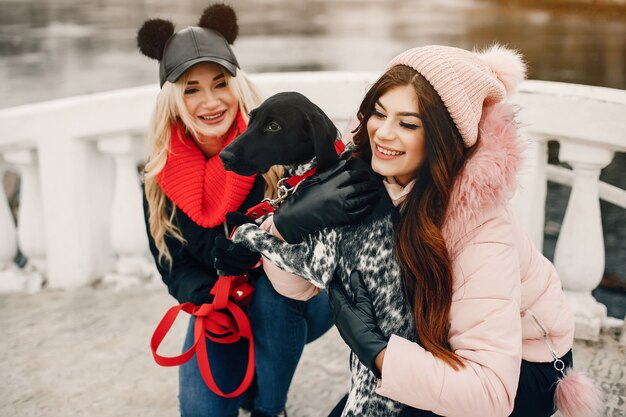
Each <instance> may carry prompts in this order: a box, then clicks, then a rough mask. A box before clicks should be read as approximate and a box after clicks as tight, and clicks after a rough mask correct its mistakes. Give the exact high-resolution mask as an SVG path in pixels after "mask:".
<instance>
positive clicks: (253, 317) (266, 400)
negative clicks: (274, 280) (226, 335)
mask: <svg viewBox="0 0 626 417" xmlns="http://www.w3.org/2000/svg"><path fill="white" fill-rule="evenodd" d="M248 317H249V318H250V324H251V325H252V332H253V334H254V353H255V362H256V383H257V389H258V391H257V394H256V397H255V399H254V400H255V401H254V402H255V410H257V411H261V412H263V413H265V414H269V415H273V414H277V413H279V412H281V411H283V410H284V409H285V403H286V402H287V392H288V391H289V385H290V384H291V379H292V377H293V374H294V372H295V370H296V366H297V365H298V361H299V360H300V356H301V354H302V349H303V348H304V345H305V344H306V343H308V342H311V341H313V340H315V339H317V338H318V337H320V336H321V335H323V334H324V333H326V331H327V330H328V329H330V327H331V326H332V325H333V321H332V316H331V313H330V308H329V305H328V296H327V294H326V293H325V292H322V293H321V294H320V295H319V296H317V297H314V298H313V299H311V300H309V301H306V302H305V301H296V300H291V299H288V298H285V297H283V296H281V295H280V294H278V293H277V292H276V291H275V290H274V288H273V287H272V285H271V283H270V282H269V280H268V279H267V278H266V277H265V276H263V277H261V278H260V279H259V280H258V281H257V282H256V284H255V292H254V295H253V298H252V302H251V303H250V305H249V308H248ZM194 322H195V319H194V318H193V317H192V318H191V319H190V321H189V327H188V328H187V336H186V337H185V343H184V347H183V350H187V349H188V348H189V347H190V346H191V344H192V343H193V324H194ZM207 352H208V355H209V362H210V364H211V371H212V373H213V377H214V378H215V381H216V383H217V385H218V386H219V387H220V389H221V390H222V392H232V391H233V390H234V389H235V388H237V386H239V384H240V383H241V381H242V379H243V375H244V373H245V370H246V366H247V360H248V341H247V340H245V339H242V340H240V341H239V342H237V343H232V344H219V343H214V342H211V341H210V340H208V339H207ZM178 398H179V404H180V414H181V416H182V417H231V416H232V417H236V416H237V415H238V413H239V405H240V404H241V400H242V398H241V397H238V398H223V397H220V396H218V395H216V394H214V393H213V392H212V391H211V390H209V388H208V387H207V386H206V385H205V383H204V380H203V379H202V376H201V375H200V371H199V370H198V364H197V361H196V357H195V355H194V357H193V358H192V359H191V360H190V361H189V362H187V363H185V364H183V365H182V366H181V367H180V369H179V394H178Z"/></svg>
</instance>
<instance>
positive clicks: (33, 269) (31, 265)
mask: <svg viewBox="0 0 626 417" xmlns="http://www.w3.org/2000/svg"><path fill="white" fill-rule="evenodd" d="M4 160H5V161H7V162H8V163H10V164H12V165H13V166H14V167H15V168H17V170H18V171H19V173H20V178H21V183H20V205H19V209H18V213H17V218H18V225H17V243H18V245H19V247H20V250H21V251H22V253H23V254H24V256H26V258H27V260H28V262H27V264H26V268H25V269H24V270H23V271H20V272H21V273H19V274H17V276H15V278H14V280H15V281H17V282H16V286H18V287H20V286H21V287H22V288H23V289H28V290H30V291H35V290H37V289H38V288H41V286H42V285H43V281H44V276H45V273H46V246H45V236H44V220H43V210H42V204H41V185H40V180H39V168H38V161H37V152H36V151H34V150H30V149H24V150H14V151H8V152H5V153H4ZM14 255H15V253H14Z"/></svg>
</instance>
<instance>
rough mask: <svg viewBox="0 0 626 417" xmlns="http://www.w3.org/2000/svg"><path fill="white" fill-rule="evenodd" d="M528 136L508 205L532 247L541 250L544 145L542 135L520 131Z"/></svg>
mask: <svg viewBox="0 0 626 417" xmlns="http://www.w3.org/2000/svg"><path fill="white" fill-rule="evenodd" d="M520 135H521V137H522V138H524V139H528V138H529V137H532V138H533V140H528V141H527V145H526V149H525V150H524V164H523V166H522V168H521V169H520V173H519V175H518V185H517V190H516V193H515V196H514V197H513V199H512V201H511V207H512V210H513V213H514V214H515V218H516V219H517V220H518V221H519V222H520V224H521V225H522V227H524V230H526V232H527V233H528V237H529V238H530V240H531V241H532V242H533V243H534V245H535V247H537V248H538V249H539V250H542V247H543V228H544V223H545V206H546V194H547V172H546V167H547V165H548V146H547V142H546V140H545V139H541V138H537V135H531V133H530V132H524V131H521V132H520Z"/></svg>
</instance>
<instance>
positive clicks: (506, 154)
mask: <svg viewBox="0 0 626 417" xmlns="http://www.w3.org/2000/svg"><path fill="white" fill-rule="evenodd" d="M478 129H479V139H478V142H477V145H476V149H475V150H474V153H473V154H472V155H471V156H470V158H469V159H468V160H467V161H466V163H465V167H464V168H463V170H462V171H461V173H460V174H459V176H458V177H457V179H456V180H455V183H454V188H453V190H452V194H451V196H450V203H449V205H448V211H447V213H446V217H445V220H444V224H443V228H442V232H443V236H444V237H445V238H446V241H447V242H448V244H454V243H455V242H457V241H458V240H459V239H460V238H462V237H463V236H464V235H465V234H466V233H467V232H469V231H470V230H472V229H473V228H475V227H476V226H478V225H479V224H481V223H482V222H484V221H485V220H487V218H488V216H489V213H491V212H492V211H493V210H497V209H499V208H502V207H505V206H506V205H507V203H508V201H509V200H510V199H511V197H513V194H514V193H515V189H516V186H517V178H516V177H517V173H518V171H519V169H520V167H521V162H522V157H523V152H524V146H523V143H522V141H521V139H520V138H519V136H518V132H517V124H516V121H515V118H514V110H513V107H512V106H511V105H510V104H506V103H499V104H496V105H493V106H490V107H487V108H485V109H484V111H483V117H482V120H481V121H480V123H479V125H478Z"/></svg>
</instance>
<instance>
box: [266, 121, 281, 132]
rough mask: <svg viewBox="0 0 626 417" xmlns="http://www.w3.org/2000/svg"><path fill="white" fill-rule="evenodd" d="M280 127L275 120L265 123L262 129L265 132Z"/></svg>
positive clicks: (277, 129) (276, 130) (276, 129)
mask: <svg viewBox="0 0 626 417" xmlns="http://www.w3.org/2000/svg"><path fill="white" fill-rule="evenodd" d="M280 129H282V127H280V125H279V124H278V123H276V122H275V121H271V122H269V123H268V124H267V125H265V128H264V129H263V130H264V131H266V132H278V131H279V130H280Z"/></svg>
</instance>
